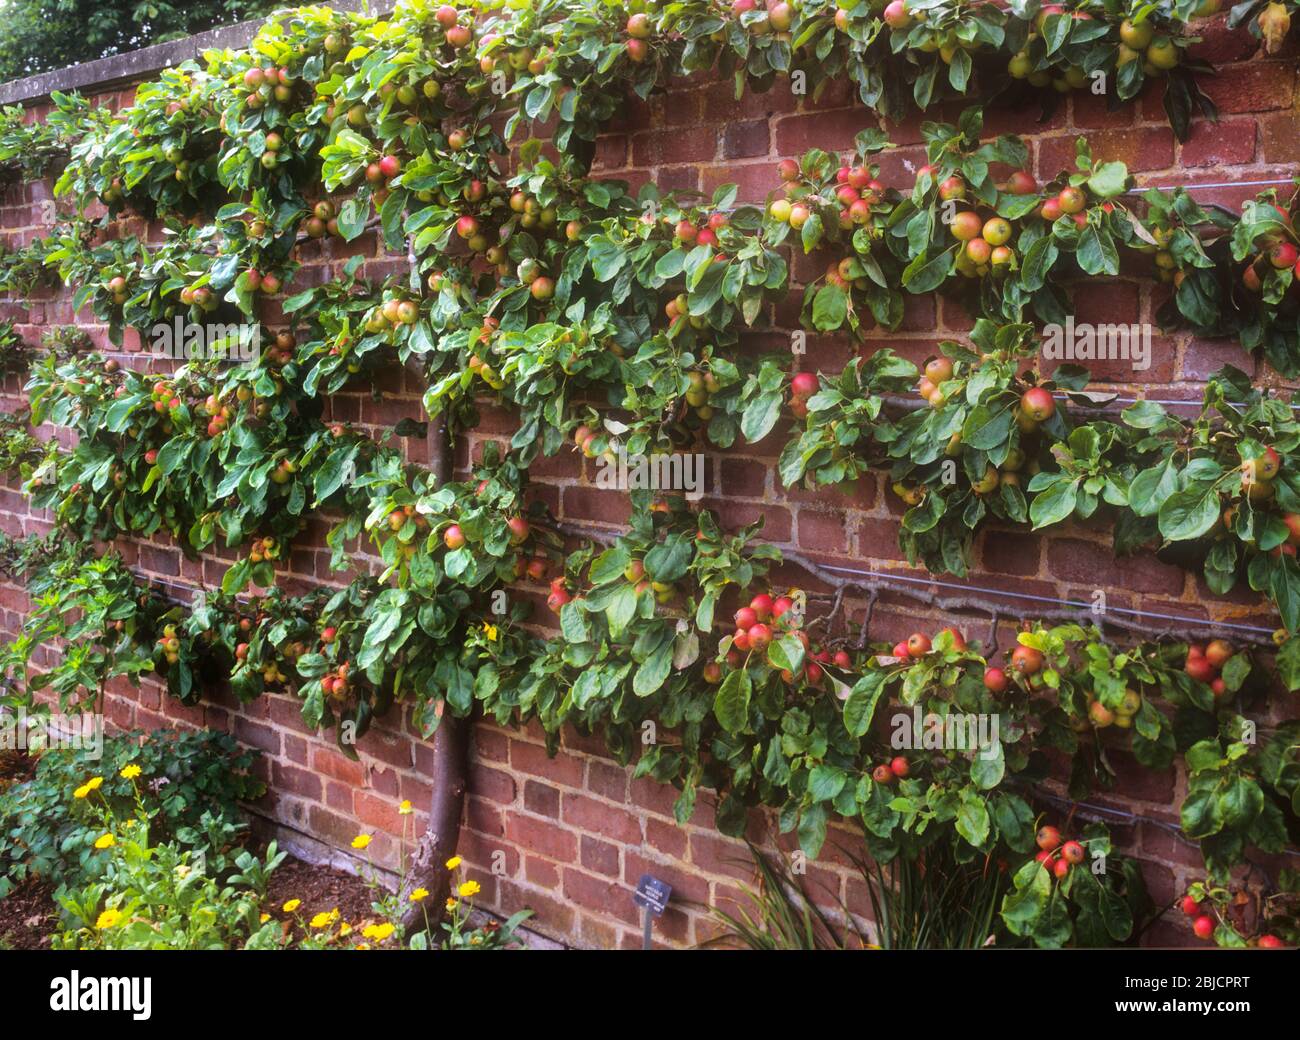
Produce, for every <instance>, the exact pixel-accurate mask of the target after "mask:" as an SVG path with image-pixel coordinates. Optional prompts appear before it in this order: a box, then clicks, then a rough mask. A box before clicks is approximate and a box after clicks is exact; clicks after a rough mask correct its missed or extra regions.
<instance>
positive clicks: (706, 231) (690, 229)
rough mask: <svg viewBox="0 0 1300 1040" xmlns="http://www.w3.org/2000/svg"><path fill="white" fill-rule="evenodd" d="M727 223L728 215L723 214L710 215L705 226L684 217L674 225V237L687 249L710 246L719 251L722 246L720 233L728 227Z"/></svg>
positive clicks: (705, 221)
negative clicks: (719, 237) (719, 239)
mask: <svg viewBox="0 0 1300 1040" xmlns="http://www.w3.org/2000/svg"><path fill="white" fill-rule="evenodd" d="M727 223H728V218H727V215H726V214H725V213H722V212H715V213H710V214H709V215H708V217H706V218H705V220H704V223H703V225H697V224H695V223H694V222H693V221H690V220H687V219H686V218H685V217H683V218H682V219H681V220H679V221H678V222H677V223H676V224H675V225H673V237H675V238H676V239H677V242H678V243H679V244H680V245H682V246H685V247H687V248H689V247H691V246H708V247H709V248H710V249H717V248H718V246H719V245H720V244H721V243H720V242H719V241H718V232H719V231H721V230H722V229H723V228H724V227H726V226H727Z"/></svg>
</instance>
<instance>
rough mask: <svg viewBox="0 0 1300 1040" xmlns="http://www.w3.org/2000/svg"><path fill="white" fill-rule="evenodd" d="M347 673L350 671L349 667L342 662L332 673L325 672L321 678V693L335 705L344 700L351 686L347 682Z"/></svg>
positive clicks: (345, 662)
mask: <svg viewBox="0 0 1300 1040" xmlns="http://www.w3.org/2000/svg"><path fill="white" fill-rule="evenodd" d="M349 671H351V665H350V664H349V663H348V662H347V661H343V662H342V663H341V664H339V666H338V667H337V668H335V669H334V671H332V672H326V673H325V674H324V675H323V676H321V680H320V688H321V692H322V693H323V694H325V696H326V697H328V698H329V699H330V700H332V701H333V702H334V703H335V704H340V703H342V702H343V701H344V700H346V699H347V696H348V692H349V691H350V690H351V685H350V684H349V682H348V673H349Z"/></svg>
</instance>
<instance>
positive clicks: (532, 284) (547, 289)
mask: <svg viewBox="0 0 1300 1040" xmlns="http://www.w3.org/2000/svg"><path fill="white" fill-rule="evenodd" d="M488 252H489V253H491V252H492V250H490V249H489V250H488ZM489 259H491V258H490V257H489ZM515 275H516V277H518V279H519V284H520V285H526V286H528V294H529V295H530V296H531V297H532V298H533V299H534V300H536V301H537V302H538V303H545V302H546V301H547V300H549V299H550V298H551V297H552V296H554V295H555V279H554V278H551V277H550V276H549V275H548V274H546V269H545V268H544V267H543V266H542V264H541V261H539V260H536V259H534V258H533V257H527V258H525V259H523V260H521V261H519V266H518V267H517V268H516V269H515Z"/></svg>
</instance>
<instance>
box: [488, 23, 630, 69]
mask: <svg viewBox="0 0 1300 1040" xmlns="http://www.w3.org/2000/svg"><path fill="white" fill-rule="evenodd" d="M643 17H644V16H643ZM499 38H500V37H498V36H497V34H496V33H489V34H488V35H486V36H484V37H483V41H482V43H483V49H484V50H488V49H491V47H492V44H494V43H495V42H496V41H497V40H498V39H499ZM629 53H630V50H629ZM501 57H504V58H505V66H506V68H508V69H511V70H513V71H514V72H525V71H526V72H528V73H529V74H530V75H533V76H540V75H541V74H542V73H543V72H545V71H546V70H547V69H548V68H550V65H551V62H552V61H553V60H554V59H555V51H554V50H552V49H551V48H550V47H548V46H546V45H545V44H543V45H542V46H541V47H538V48H537V49H536V50H534V49H533V48H532V47H516V48H514V49H513V50H510V51H509V52H506V53H504V54H501ZM478 68H479V71H480V72H481V73H483V75H485V76H495V75H497V74H505V72H506V68H502V64H501V61H500V60H499V58H498V55H497V54H484V55H483V56H482V57H480V58H479V60H478Z"/></svg>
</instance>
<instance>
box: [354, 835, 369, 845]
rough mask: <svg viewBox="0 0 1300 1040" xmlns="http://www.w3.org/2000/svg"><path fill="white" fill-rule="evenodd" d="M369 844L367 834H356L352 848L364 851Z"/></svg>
mask: <svg viewBox="0 0 1300 1040" xmlns="http://www.w3.org/2000/svg"><path fill="white" fill-rule="evenodd" d="M369 844H370V835H369V834H358V835H357V836H356V837H355V838H353V839H352V847H353V848H354V849H364V848H365V847H366V846H367V845H369Z"/></svg>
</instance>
